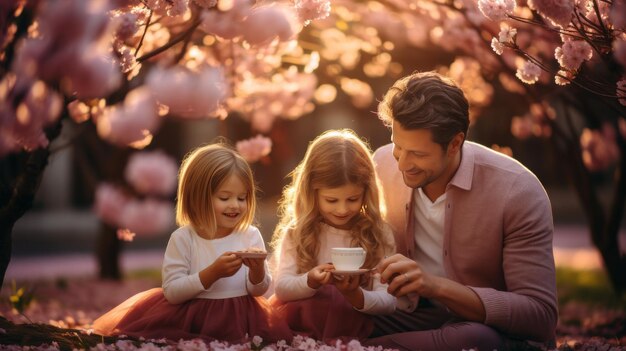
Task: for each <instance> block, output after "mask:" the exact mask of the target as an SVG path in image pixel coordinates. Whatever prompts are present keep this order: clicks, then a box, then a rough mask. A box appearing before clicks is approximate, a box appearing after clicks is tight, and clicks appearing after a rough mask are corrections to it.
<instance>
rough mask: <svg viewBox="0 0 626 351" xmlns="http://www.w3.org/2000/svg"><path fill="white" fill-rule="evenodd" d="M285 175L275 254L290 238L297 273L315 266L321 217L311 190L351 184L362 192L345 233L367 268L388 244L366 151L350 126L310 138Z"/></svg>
mask: <svg viewBox="0 0 626 351" xmlns="http://www.w3.org/2000/svg"><path fill="white" fill-rule="evenodd" d="M289 176H290V178H291V183H290V184H289V185H288V186H287V187H285V189H284V190H283V194H282V198H281V200H280V203H279V217H280V220H279V223H278V225H277V226H276V229H275V231H274V235H273V239H272V246H273V247H274V251H275V252H280V247H281V245H283V243H284V241H285V240H290V241H291V242H292V243H293V244H294V246H295V255H296V258H297V265H298V270H299V272H300V273H304V272H307V271H309V270H310V269H311V268H313V267H315V266H317V265H318V263H317V255H318V253H319V250H320V248H319V239H318V238H319V233H320V228H321V227H320V224H321V222H322V215H321V213H320V211H319V207H318V200H317V193H318V191H319V190H320V189H322V188H337V187H341V186H343V185H347V184H354V185H357V186H361V187H363V189H364V190H365V192H364V197H363V204H362V205H361V211H360V213H359V214H357V215H356V216H355V218H353V219H352V224H353V226H352V229H351V231H350V233H351V235H352V238H351V239H352V240H351V244H352V246H361V247H363V248H364V249H365V250H366V251H367V256H366V259H365V263H364V267H366V268H373V267H374V266H375V265H376V264H377V263H378V262H379V261H380V259H382V257H383V256H384V254H385V252H388V250H390V248H391V247H392V246H393V243H389V242H387V241H386V240H385V235H384V230H385V224H384V222H383V219H382V214H381V212H383V209H381V206H382V203H381V201H380V195H379V194H380V191H379V184H378V181H377V178H376V174H375V172H374V163H373V160H372V152H371V150H370V148H369V146H368V145H367V144H366V143H365V142H364V141H362V140H361V139H359V137H358V136H357V135H356V134H355V133H354V132H353V131H352V130H349V129H342V130H330V131H327V132H324V133H323V134H321V135H320V136H318V137H317V138H315V140H313V141H312V142H311V143H310V144H309V147H308V149H307V151H306V154H305V156H304V159H303V160H302V161H301V162H300V164H299V165H298V166H297V167H296V168H295V169H294V170H293V172H291V173H290V175H289ZM279 259H280V258H279Z"/></svg>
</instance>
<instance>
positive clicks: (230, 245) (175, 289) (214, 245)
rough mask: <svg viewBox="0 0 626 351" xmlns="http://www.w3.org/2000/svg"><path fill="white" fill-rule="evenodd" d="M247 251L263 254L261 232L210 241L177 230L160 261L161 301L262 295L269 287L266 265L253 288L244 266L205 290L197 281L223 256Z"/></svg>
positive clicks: (183, 229) (247, 231)
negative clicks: (259, 251) (231, 252)
mask: <svg viewBox="0 0 626 351" xmlns="http://www.w3.org/2000/svg"><path fill="white" fill-rule="evenodd" d="M251 247H254V248H259V249H263V250H265V243H264V241H263V237H262V236H261V232H259V230H258V229H257V228H256V227H254V226H250V227H248V228H247V229H245V230H243V231H237V232H233V233H231V234H230V235H228V236H225V237H223V238H219V239H212V240H207V239H204V238H202V237H200V236H199V235H198V234H196V232H195V231H194V230H193V228H191V227H190V226H183V227H180V228H178V229H177V230H176V231H174V232H173V233H172V235H171V236H170V240H169V242H168V243H167V249H165V257H164V258H163V268H162V276H163V293H164V295H165V298H166V299H167V301H169V302H170V303H173V304H178V303H183V302H185V301H187V300H190V299H192V298H203V299H226V298H231V297H237V296H245V295H248V294H250V295H253V296H260V295H263V293H265V292H266V291H267V289H268V288H269V286H270V283H271V276H270V275H269V270H268V266H267V262H265V278H264V279H263V281H261V282H260V283H259V284H256V285H255V284H252V283H251V282H250V279H249V278H248V271H249V269H248V267H247V266H245V265H242V266H241V269H239V271H237V273H235V274H234V275H232V276H230V277H225V278H221V279H218V280H217V281H216V282H215V283H213V285H211V286H210V287H209V288H208V289H205V288H204V286H203V285H202V282H201V281H200V275H199V272H200V271H201V270H203V269H205V268H206V267H207V266H209V265H211V264H212V263H213V262H215V260H216V259H217V258H218V257H219V256H220V255H222V254H223V253H224V252H227V251H240V250H245V249H248V248H251Z"/></svg>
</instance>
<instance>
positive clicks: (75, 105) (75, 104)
mask: <svg viewBox="0 0 626 351" xmlns="http://www.w3.org/2000/svg"><path fill="white" fill-rule="evenodd" d="M67 110H68V111H69V114H70V117H71V118H72V120H73V121H74V122H76V123H83V122H85V121H87V120H88V119H89V117H90V114H89V106H87V105H86V104H85V103H84V102H81V101H79V100H74V101H72V102H70V103H69V104H67Z"/></svg>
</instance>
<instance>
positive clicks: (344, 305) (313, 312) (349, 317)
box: [270, 285, 374, 343]
mask: <svg viewBox="0 0 626 351" xmlns="http://www.w3.org/2000/svg"><path fill="white" fill-rule="evenodd" d="M270 302H271V304H272V306H273V307H274V309H275V313H276V314H277V315H278V316H280V317H281V318H283V320H285V321H287V324H288V325H289V328H291V331H292V332H293V333H294V334H298V335H303V336H308V337H311V338H314V339H318V340H322V341H325V342H327V343H333V342H334V341H335V340H337V339H342V340H351V339H359V340H363V339H365V338H367V337H368V336H369V335H370V334H371V333H372V331H373V329H374V321H373V319H372V318H371V316H369V315H367V314H365V313H362V312H359V311H357V310H355V309H354V308H353V307H352V305H351V304H350V302H348V300H346V298H345V297H344V296H343V295H342V294H341V293H340V292H339V290H337V288H335V287H334V286H332V285H325V286H323V287H321V288H319V289H318V290H317V292H316V293H315V295H313V296H312V297H310V298H308V299H302V300H296V301H290V302H281V301H279V300H278V299H277V298H276V295H274V296H272V297H271V299H270Z"/></svg>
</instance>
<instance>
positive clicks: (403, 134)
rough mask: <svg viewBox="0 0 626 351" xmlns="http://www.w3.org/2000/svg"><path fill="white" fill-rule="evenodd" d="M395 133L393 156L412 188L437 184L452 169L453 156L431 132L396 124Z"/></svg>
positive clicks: (393, 135)
mask: <svg viewBox="0 0 626 351" xmlns="http://www.w3.org/2000/svg"><path fill="white" fill-rule="evenodd" d="M391 130H392V133H391V141H392V142H393V157H394V158H395V159H396V160H397V161H398V169H399V170H400V172H402V177H403V178H404V183H405V184H406V185H407V186H408V187H411V188H414V189H417V188H422V187H425V186H427V185H428V184H431V183H433V182H435V181H437V180H438V179H439V178H440V177H441V176H442V174H444V172H445V171H446V169H447V168H448V167H449V166H450V163H451V157H450V156H448V153H447V152H446V150H444V149H443V148H442V147H441V145H439V144H437V143H435V142H434V141H433V138H432V132H431V131H430V130H428V129H415V130H407V129H404V128H402V126H401V125H400V124H399V123H398V122H396V121H394V122H393V125H392V129H391ZM446 181H447V180H446Z"/></svg>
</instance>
